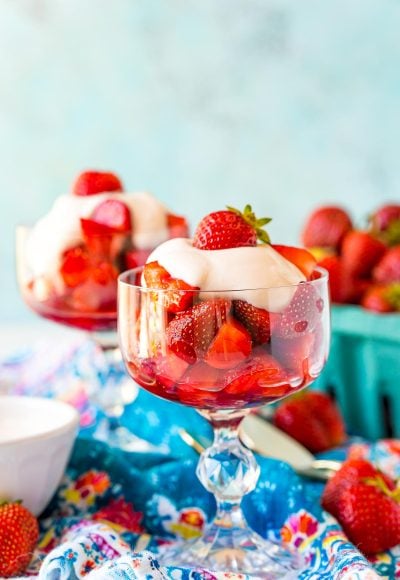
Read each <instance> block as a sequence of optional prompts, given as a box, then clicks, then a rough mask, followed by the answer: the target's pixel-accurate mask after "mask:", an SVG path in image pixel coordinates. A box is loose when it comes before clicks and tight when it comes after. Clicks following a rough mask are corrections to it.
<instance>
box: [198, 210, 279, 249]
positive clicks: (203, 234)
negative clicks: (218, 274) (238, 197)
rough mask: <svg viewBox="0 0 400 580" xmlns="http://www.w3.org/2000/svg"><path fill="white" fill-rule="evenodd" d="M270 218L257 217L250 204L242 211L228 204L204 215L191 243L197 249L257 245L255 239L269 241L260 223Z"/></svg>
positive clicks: (262, 224) (263, 223) (263, 241)
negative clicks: (221, 208)
mask: <svg viewBox="0 0 400 580" xmlns="http://www.w3.org/2000/svg"><path fill="white" fill-rule="evenodd" d="M270 221H271V219H270V218H261V219H258V218H256V216H255V214H254V212H253V211H252V209H251V206H250V205H246V207H245V208H244V210H243V212H241V211H239V210H237V209H235V208H232V207H228V209H226V210H221V211H216V212H213V213H210V214H208V215H207V216H205V217H204V218H203V219H202V220H201V221H200V223H199V225H198V226H197V229H196V231H195V233H194V236H193V246H194V247H195V248H198V249H199V250H223V249H227V248H240V247H243V246H256V245H257V240H260V241H261V242H262V243H265V244H267V243H269V236H268V234H267V232H266V231H265V230H264V229H263V226H265V225H266V224H268V223H269V222H270Z"/></svg>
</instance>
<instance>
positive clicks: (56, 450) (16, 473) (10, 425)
mask: <svg viewBox="0 0 400 580" xmlns="http://www.w3.org/2000/svg"><path fill="white" fill-rule="evenodd" d="M78 424H79V415H78V413H77V411H76V410H75V409H74V408H73V407H71V405H68V404H67V403H63V402H61V401H55V400H52V399H43V398H39V397H9V396H1V397H0V500H1V499H7V500H18V499H20V500H22V502H23V504H24V505H25V506H26V507H27V508H28V509H29V510H31V511H32V513H34V514H35V515H39V514H40V513H41V512H42V511H43V510H44V508H45V507H46V505H47V504H48V503H49V501H50V499H51V498H52V496H53V494H54V492H55V491H56V489H57V486H58V484H59V483H60V481H61V478H62V476H63V474H64V471H65V467H66V465H67V461H68V458H69V456H70V453H71V450H72V445H73V443H74V439H75V436H76V433H77V429H78Z"/></svg>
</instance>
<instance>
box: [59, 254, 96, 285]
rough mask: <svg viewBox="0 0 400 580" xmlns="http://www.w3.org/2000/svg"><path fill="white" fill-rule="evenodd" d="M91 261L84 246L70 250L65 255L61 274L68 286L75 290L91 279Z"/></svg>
mask: <svg viewBox="0 0 400 580" xmlns="http://www.w3.org/2000/svg"><path fill="white" fill-rule="evenodd" d="M89 273H90V260H89V256H88V254H87V252H86V250H85V249H84V247H83V246H81V245H80V246H76V247H75V248H70V249H69V250H66V251H65V252H64V253H63V256H62V260H61V266H60V274H61V276H62V279H63V281H64V283H65V285H66V286H69V287H70V288H75V287H76V286H79V284H82V282H84V281H85V280H87V278H88V277H89Z"/></svg>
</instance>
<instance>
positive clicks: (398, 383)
mask: <svg viewBox="0 0 400 580" xmlns="http://www.w3.org/2000/svg"><path fill="white" fill-rule="evenodd" d="M313 388H315V389H318V390H322V391H325V392H329V393H331V394H332V395H333V396H334V397H335V399H336V401H337V402H338V404H339V406H340V408H341V410H342V412H343V415H344V419H345V421H346V425H347V429H348V430H349V431H350V432H351V433H354V434H357V435H361V436H363V437H366V438H368V439H378V438H382V437H389V436H390V437H400V314H375V313H373V312H369V311H367V310H364V309H362V308H360V307H359V306H333V307H332V343H331V349H330V355H329V359H328V362H327V364H326V367H325V369H324V371H323V372H322V374H321V376H320V377H319V379H318V380H317V381H316V382H315V383H314V387H313Z"/></svg>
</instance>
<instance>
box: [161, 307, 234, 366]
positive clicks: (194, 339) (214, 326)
mask: <svg viewBox="0 0 400 580" xmlns="http://www.w3.org/2000/svg"><path fill="white" fill-rule="evenodd" d="M230 307H231V304H230V302H229V301H227V300H218V299H215V300H208V301H207V302H199V303H198V304H195V305H194V306H192V307H191V308H188V309H187V310H185V311H184V312H179V313H178V314H177V315H176V316H175V318H174V319H173V320H171V322H170V323H169V324H168V327H167V331H166V336H167V343H168V347H169V348H170V349H171V350H172V351H173V352H174V353H175V354H176V355H177V356H179V357H180V358H182V359H183V360H185V361H187V362H188V363H190V364H193V363H195V362H196V360H197V359H202V358H204V355H205V354H206V352H207V350H208V347H209V346H210V344H211V341H212V340H213V338H214V337H215V335H216V334H217V332H218V329H219V327H220V326H221V325H222V324H223V323H224V322H225V321H226V319H227V316H228V314H229V310H230Z"/></svg>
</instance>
